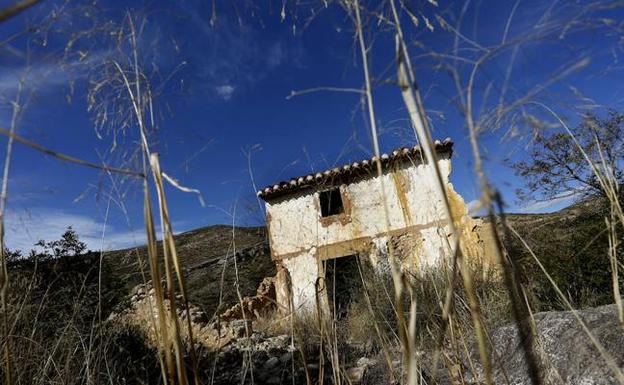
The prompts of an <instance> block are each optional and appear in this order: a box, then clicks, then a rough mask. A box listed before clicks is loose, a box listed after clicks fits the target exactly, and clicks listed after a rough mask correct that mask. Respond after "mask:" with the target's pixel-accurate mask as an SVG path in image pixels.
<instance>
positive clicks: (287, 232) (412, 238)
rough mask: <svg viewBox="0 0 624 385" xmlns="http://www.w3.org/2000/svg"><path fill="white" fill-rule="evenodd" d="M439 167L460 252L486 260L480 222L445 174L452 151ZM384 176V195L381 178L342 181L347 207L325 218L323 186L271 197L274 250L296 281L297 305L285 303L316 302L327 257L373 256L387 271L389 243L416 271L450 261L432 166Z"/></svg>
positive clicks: (405, 168) (269, 210) (417, 163)
mask: <svg viewBox="0 0 624 385" xmlns="http://www.w3.org/2000/svg"><path fill="white" fill-rule="evenodd" d="M438 166H439V168H440V171H441V175H442V178H443V182H444V183H445V186H446V193H447V197H448V200H449V203H450V206H451V211H452V219H453V222H454V224H455V227H456V228H457V229H458V231H459V232H460V236H461V245H462V251H463V252H464V255H467V256H468V257H469V258H474V259H476V260H479V261H482V260H483V259H484V253H483V245H482V241H481V240H480V238H479V235H478V233H477V232H476V231H475V228H476V225H475V223H474V221H473V220H472V219H471V218H470V216H469V215H468V210H467V208H466V204H465V202H464V201H463V199H462V198H461V196H460V195H459V194H458V193H457V192H456V191H455V190H454V188H453V186H452V184H451V183H450V182H449V180H448V178H449V174H450V172H451V161H450V155H443V156H442V157H441V158H440V159H439V162H438ZM381 181H383V185H384V192H385V198H384V194H383V193H382V188H381V183H380V178H379V177H370V178H364V179H360V180H357V181H354V182H353V183H349V184H344V185H342V186H340V189H341V194H342V197H343V203H344V212H343V213H342V214H339V215H336V216H334V217H325V218H321V214H320V209H319V198H318V192H307V193H306V192H302V193H299V195H294V196H293V195H291V196H286V197H284V198H281V199H277V200H275V201H271V202H270V203H267V222H268V227H269V237H270V244H271V255H272V257H273V259H274V260H276V262H278V263H279V264H280V265H281V266H282V267H283V268H284V269H286V270H287V272H288V274H289V277H290V280H291V282H292V287H291V293H290V294H291V295H292V303H291V304H282V303H280V307H284V306H290V305H292V307H293V309H294V310H295V311H297V310H299V309H302V308H305V309H313V308H314V307H315V306H316V301H317V298H316V296H317V284H318V282H319V279H322V277H323V275H324V273H323V271H322V266H321V263H320V262H321V261H322V260H325V259H331V258H337V257H342V256H346V255H352V254H360V255H368V256H369V257H370V260H371V262H372V264H373V265H374V266H377V267H379V268H381V269H385V268H386V267H387V253H388V243H389V242H390V243H391V244H392V250H395V252H396V253H397V255H396V256H397V257H398V258H399V260H400V262H401V266H402V268H403V269H407V270H410V271H412V272H415V273H417V272H419V271H422V269H426V268H430V267H435V266H440V265H441V264H445V263H446V264H448V263H449V262H450V260H451V258H450V257H451V252H450V250H451V245H450V240H451V237H450V236H451V234H450V226H449V221H448V218H447V217H446V215H445V211H444V209H443V204H442V200H441V198H440V197H439V194H438V193H437V192H436V185H437V183H438V182H437V180H436V179H435V178H434V177H433V175H432V173H431V170H430V169H429V167H428V166H427V165H426V164H423V163H422V162H420V161H419V160H414V161H413V162H412V163H404V164H402V165H399V166H397V167H395V168H394V169H390V170H387V171H386V172H385V173H384V174H383V176H382V177H381ZM384 199H385V200H384ZM384 202H385V205H384ZM386 214H387V215H386Z"/></svg>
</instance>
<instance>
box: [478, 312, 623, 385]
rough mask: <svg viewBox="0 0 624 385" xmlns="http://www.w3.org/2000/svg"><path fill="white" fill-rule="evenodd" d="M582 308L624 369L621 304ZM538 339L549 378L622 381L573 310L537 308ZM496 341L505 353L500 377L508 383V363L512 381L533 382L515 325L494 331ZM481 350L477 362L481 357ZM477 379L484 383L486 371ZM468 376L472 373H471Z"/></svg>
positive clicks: (594, 383) (591, 383)
mask: <svg viewBox="0 0 624 385" xmlns="http://www.w3.org/2000/svg"><path fill="white" fill-rule="evenodd" d="M578 314H579V315H580V316H581V318H582V319H583V320H584V322H585V323H586V324H587V327H588V328H589V330H591V332H592V333H593V335H594V336H595V337H596V339H597V340H598V341H599V342H600V344H602V346H603V347H604V348H605V350H606V352H607V353H608V354H609V355H610V356H611V357H613V360H614V361H615V365H616V366H617V367H618V368H619V370H620V371H622V370H624V329H623V328H622V327H621V325H620V324H619V322H618V316H617V309H616V306H615V305H607V306H601V307H597V308H591V309H584V310H579V311H578ZM535 321H536V325H537V344H535V345H534V346H535V352H536V356H537V357H538V360H539V362H538V364H539V366H540V370H541V372H542V376H543V378H544V382H543V383H545V384H570V385H607V384H618V383H619V382H618V381H617V379H616V378H615V376H614V374H613V372H612V371H611V370H610V369H609V367H608V365H607V364H606V362H605V359H604V358H603V357H602V356H601V355H600V353H599V352H598V350H597V349H596V348H595V346H594V345H593V344H592V342H591V340H590V339H589V337H588V336H587V334H586V333H585V332H584V331H583V329H582V327H581V325H580V324H579V322H578V321H577V320H576V318H575V317H574V315H573V314H572V312H571V311H551V312H543V313H537V314H535ZM491 338H492V343H493V345H494V347H495V348H496V352H497V353H498V355H499V356H500V360H499V361H500V363H501V364H502V368H501V366H500V365H493V367H494V376H495V377H494V383H503V382H506V381H505V380H504V374H503V369H504V371H505V372H506V375H507V377H508V378H509V382H510V383H511V384H517V385H520V384H531V380H530V378H529V373H528V369H527V365H526V361H525V359H524V354H523V350H522V348H521V347H520V346H519V343H518V336H517V329H516V326H515V325H507V326H503V327H500V328H498V329H495V330H493V331H492V332H491ZM476 357H477V353H476V351H475V352H473V362H477V363H478V362H479V360H478V358H476ZM477 370H478V372H479V373H478V374H479V377H478V378H476V379H474V378H473V379H472V380H473V382H479V383H481V382H482V381H483V378H482V376H483V373H482V370H481V368H477ZM466 377H467V378H469V379H470V378H472V375H471V374H470V373H467V374H466Z"/></svg>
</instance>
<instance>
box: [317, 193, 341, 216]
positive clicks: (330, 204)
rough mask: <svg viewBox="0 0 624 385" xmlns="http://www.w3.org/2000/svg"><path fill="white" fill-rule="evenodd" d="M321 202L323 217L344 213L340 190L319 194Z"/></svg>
mask: <svg viewBox="0 0 624 385" xmlns="http://www.w3.org/2000/svg"><path fill="white" fill-rule="evenodd" d="M319 200H320V203H321V216H322V217H329V216H331V215H336V214H341V213H342V212H343V211H344V207H343V206H342V196H340V189H337V188H335V189H332V190H327V191H321V192H320V193H319Z"/></svg>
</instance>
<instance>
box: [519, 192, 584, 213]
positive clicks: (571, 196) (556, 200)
mask: <svg viewBox="0 0 624 385" xmlns="http://www.w3.org/2000/svg"><path fill="white" fill-rule="evenodd" d="M583 192H584V191H583V190H582V189H579V190H568V191H564V192H562V193H560V194H557V195H555V196H554V197H552V198H550V199H546V200H540V201H531V202H529V203H527V205H526V206H524V207H522V209H520V212H521V213H539V212H544V211H550V210H549V209H553V208H557V209H559V208H563V207H565V206H567V205H569V204H570V203H572V201H573V200H575V199H577V198H578V197H579V196H580V195H581V194H583Z"/></svg>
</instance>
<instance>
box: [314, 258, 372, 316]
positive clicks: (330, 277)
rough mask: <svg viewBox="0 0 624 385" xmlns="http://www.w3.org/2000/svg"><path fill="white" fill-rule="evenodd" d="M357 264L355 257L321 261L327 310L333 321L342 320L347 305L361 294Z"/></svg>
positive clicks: (358, 261)
mask: <svg viewBox="0 0 624 385" xmlns="http://www.w3.org/2000/svg"><path fill="white" fill-rule="evenodd" d="M359 263H360V260H359V258H358V256H357V255H348V256H345V257H340V258H334V259H328V260H325V261H323V268H324V269H325V287H326V288H327V299H328V304H329V309H330V312H331V314H333V315H334V318H335V319H341V318H344V317H345V316H346V315H347V312H348V309H349V304H350V303H351V302H352V301H353V300H354V299H355V298H356V296H357V295H361V294H362V293H363V289H364V288H363V285H362V279H361V277H360V271H359Z"/></svg>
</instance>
